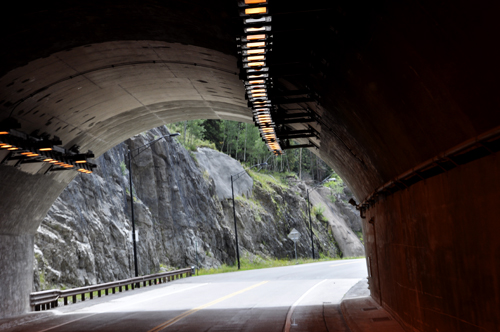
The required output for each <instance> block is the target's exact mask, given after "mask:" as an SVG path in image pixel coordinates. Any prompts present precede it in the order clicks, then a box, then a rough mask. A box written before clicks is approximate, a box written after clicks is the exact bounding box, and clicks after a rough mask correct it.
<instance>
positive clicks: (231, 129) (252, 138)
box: [168, 120, 333, 181]
mask: <svg viewBox="0 0 500 332" xmlns="http://www.w3.org/2000/svg"><path fill="white" fill-rule="evenodd" d="M168 127H169V129H170V131H171V132H173V131H178V132H180V133H181V134H182V137H180V138H179V141H180V142H181V143H182V144H183V145H184V147H185V148H186V149H188V150H192V151H194V150H196V148H197V147H210V148H213V149H215V150H218V151H220V152H223V153H225V154H227V155H229V156H231V157H233V158H234V159H236V160H238V161H240V162H241V163H243V164H246V165H248V166H251V165H255V164H260V163H263V162H267V163H268V165H269V166H268V169H270V170H271V171H275V172H293V173H296V174H297V176H299V177H300V178H302V179H313V180H316V181H321V180H323V178H325V177H326V176H328V175H329V174H331V173H332V172H333V170H332V169H331V168H330V167H329V166H328V165H327V164H326V163H325V162H323V161H322V160H321V159H320V158H319V157H318V156H316V155H315V154H314V153H313V152H312V151H311V150H310V149H304V148H299V149H290V150H286V151H285V154H283V155H281V156H275V155H274V154H272V153H271V152H270V151H269V150H268V148H267V146H266V144H265V143H264V141H263V140H262V138H261V137H260V134H259V130H258V128H257V127H256V126H255V125H253V124H248V123H242V122H236V121H229V120H190V121H182V122H176V123H172V124H170V125H168Z"/></svg>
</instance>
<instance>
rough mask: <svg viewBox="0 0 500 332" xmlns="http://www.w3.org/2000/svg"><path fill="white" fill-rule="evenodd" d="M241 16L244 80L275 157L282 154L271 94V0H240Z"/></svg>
mask: <svg viewBox="0 0 500 332" xmlns="http://www.w3.org/2000/svg"><path fill="white" fill-rule="evenodd" d="M238 5H239V6H240V8H241V9H240V10H241V11H240V15H242V16H245V17H243V23H244V26H243V31H244V33H245V35H244V36H243V37H241V38H237V39H238V40H241V44H240V45H239V46H238V47H239V52H238V54H240V56H241V58H240V62H239V64H240V68H242V69H245V72H240V78H241V79H242V80H243V81H244V85H245V91H246V95H245V97H246V99H247V100H248V107H249V108H251V109H252V114H253V119H254V122H255V124H256V125H257V126H258V127H259V130H260V135H261V137H262V139H263V140H264V141H265V142H266V144H267V147H268V149H269V150H270V151H272V152H273V153H274V154H282V150H281V147H280V144H279V143H278V138H277V136H276V129H275V123H274V122H273V119H272V115H271V109H273V108H274V107H273V104H272V102H271V100H270V99H269V96H268V93H270V91H271V90H272V88H273V83H272V77H271V75H270V70H269V66H268V65H267V63H266V60H267V53H268V52H271V51H272V48H271V45H272V44H273V41H272V40H271V39H272V35H270V34H269V31H271V30H272V27H271V22H272V17H271V16H270V15H269V9H268V7H267V6H266V5H267V0H239V2H238Z"/></svg>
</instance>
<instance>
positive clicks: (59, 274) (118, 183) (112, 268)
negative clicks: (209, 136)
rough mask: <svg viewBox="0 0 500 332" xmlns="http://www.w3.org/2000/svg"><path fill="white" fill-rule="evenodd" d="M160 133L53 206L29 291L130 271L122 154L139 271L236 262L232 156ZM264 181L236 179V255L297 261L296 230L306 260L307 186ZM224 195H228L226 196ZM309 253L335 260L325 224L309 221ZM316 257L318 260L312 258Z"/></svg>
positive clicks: (113, 159) (117, 154)
mask: <svg viewBox="0 0 500 332" xmlns="http://www.w3.org/2000/svg"><path fill="white" fill-rule="evenodd" d="M167 134H168V130H167V129H166V127H159V128H156V129H153V130H151V131H149V132H147V133H143V134H141V135H137V136H135V137H133V138H131V139H129V140H127V141H126V142H124V143H122V144H119V145H118V146H116V147H114V148H113V149H111V150H110V151H108V152H106V153H105V154H104V155H102V156H101V157H100V158H98V159H97V160H96V163H97V164H98V168H97V170H96V171H95V172H94V174H92V175H91V176H89V175H84V174H82V175H79V176H77V178H75V180H74V181H73V182H71V183H70V185H69V186H68V187H67V188H66V190H65V191H64V192H63V193H62V194H61V196H60V197H59V198H58V199H57V200H56V202H55V203H54V205H53V206H52V208H51V209H50V211H49V212H48V214H47V216H46V218H45V219H44V221H43V222H42V224H41V226H40V228H39V231H38V234H37V235H36V237H35V258H36V259H35V265H34V289H35V290H40V289H45V288H49V287H51V286H67V287H72V286H82V285H87V284H94V283H101V282H106V281H111V280H116V279H122V278H128V277H131V276H133V274H134V272H133V271H134V267H133V266H134V265H133V249H132V241H131V239H132V237H131V212H130V201H131V195H130V189H129V181H128V176H129V170H128V162H127V158H126V155H127V151H128V148H129V147H130V149H131V150H132V151H133V155H134V156H135V157H134V158H133V160H132V175H133V176H132V182H133V185H134V189H133V190H132V193H133V197H134V216H135V223H136V229H138V233H139V242H138V266H139V273H140V274H148V273H153V272H157V271H159V270H161V269H168V268H176V267H185V266H191V265H196V264H197V262H196V260H198V265H200V266H203V267H217V266H219V265H221V264H223V263H227V264H233V263H234V262H235V255H236V254H235V245H234V221H233V210H232V200H231V199H230V198H229V197H230V195H231V188H230V175H231V174H236V173H239V172H241V171H243V168H242V166H241V164H239V163H238V162H237V161H235V160H234V159H232V158H230V157H229V156H227V155H225V154H222V153H219V152H217V151H213V150H209V149H200V150H199V151H198V152H196V153H194V154H193V153H190V152H188V151H186V150H185V149H184V148H183V147H182V146H181V145H180V144H179V143H177V142H176V141H175V139H173V138H165V139H162V140H159V141H158V142H156V143H154V144H152V145H151V147H150V148H147V149H144V150H142V149H141V152H140V154H139V155H137V151H136V150H135V149H137V147H140V146H143V145H145V144H148V142H151V141H153V140H154V139H156V138H159V137H161V136H164V135H167ZM289 180H290V181H288V182H289V183H288V185H285V184H283V182H280V181H278V180H276V179H273V178H272V177H270V176H269V175H262V177H261V176H259V179H258V180H256V181H253V180H252V178H250V177H249V176H248V175H245V174H243V176H242V177H241V178H240V179H238V180H237V181H235V192H236V193H237V196H236V199H235V203H236V220H237V225H238V235H239V240H240V241H239V244H240V251H241V253H242V254H241V255H242V257H248V258H249V259H255V258H257V257H258V256H261V257H278V258H285V257H290V258H291V257H293V242H292V241H291V240H289V239H288V238H287V237H286V236H287V234H288V233H289V232H290V230H291V229H292V228H296V229H297V230H299V232H301V234H302V237H301V239H300V241H299V243H298V245H297V251H298V254H299V256H310V253H311V249H310V248H311V245H310V236H309V230H308V227H309V226H308V225H309V223H308V220H307V219H306V202H305V200H304V197H305V189H306V186H305V185H304V184H303V183H302V182H300V181H297V180H296V179H289ZM228 195H229V196H228ZM313 232H314V241H315V244H314V245H315V250H316V251H317V252H318V251H319V252H320V253H321V254H324V255H329V256H335V255H339V251H338V248H337V243H336V242H335V239H334V237H333V236H332V235H331V234H329V232H328V224H327V223H324V222H321V221H318V220H316V219H315V218H313ZM317 255H318V253H316V256H317Z"/></svg>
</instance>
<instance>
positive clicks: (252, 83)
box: [245, 80, 266, 85]
mask: <svg viewBox="0 0 500 332" xmlns="http://www.w3.org/2000/svg"><path fill="white" fill-rule="evenodd" d="M245 83H246V84H251V85H254V84H265V83H266V81H265V80H249V81H246V82H245Z"/></svg>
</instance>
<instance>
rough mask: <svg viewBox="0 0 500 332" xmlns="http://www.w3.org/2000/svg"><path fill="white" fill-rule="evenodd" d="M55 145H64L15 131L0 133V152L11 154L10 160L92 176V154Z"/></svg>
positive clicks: (55, 140) (55, 139)
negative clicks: (90, 161)
mask: <svg viewBox="0 0 500 332" xmlns="http://www.w3.org/2000/svg"><path fill="white" fill-rule="evenodd" d="M55 144H62V142H60V141H59V139H57V138H54V139H53V140H47V139H38V138H35V137H31V136H28V135H26V134H25V133H22V132H20V131H18V130H15V129H8V130H3V131H0V150H2V149H3V150H7V151H9V152H10V154H9V159H16V160H18V161H19V162H21V163H22V162H44V163H48V164H51V167H50V170H51V171H59V170H76V171H78V172H80V173H85V174H90V173H92V169H93V168H95V167H96V165H95V164H92V163H89V162H88V161H87V158H93V157H94V155H93V153H92V152H90V151H89V152H88V153H86V154H79V153H75V152H71V151H68V150H66V149H64V148H62V147H59V146H56V145H55Z"/></svg>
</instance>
